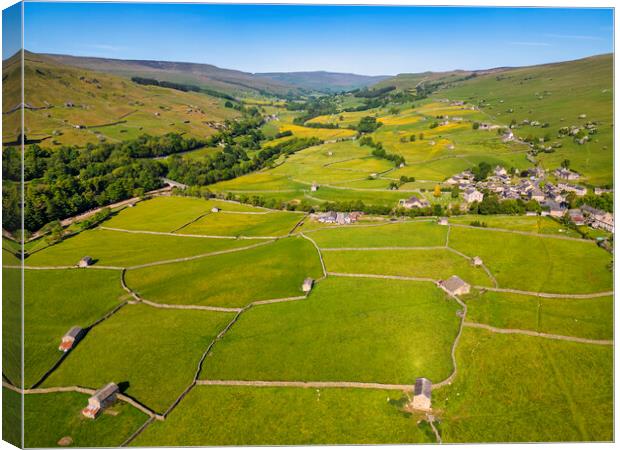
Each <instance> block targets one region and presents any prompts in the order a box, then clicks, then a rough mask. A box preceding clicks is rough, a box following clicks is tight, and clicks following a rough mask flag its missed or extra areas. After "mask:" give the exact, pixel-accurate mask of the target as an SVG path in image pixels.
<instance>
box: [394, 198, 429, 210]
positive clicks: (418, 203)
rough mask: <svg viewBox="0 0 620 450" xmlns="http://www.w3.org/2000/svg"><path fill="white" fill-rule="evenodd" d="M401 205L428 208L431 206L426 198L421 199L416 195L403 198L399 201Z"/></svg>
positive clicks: (410, 207) (409, 207)
mask: <svg viewBox="0 0 620 450" xmlns="http://www.w3.org/2000/svg"><path fill="white" fill-rule="evenodd" d="M398 203H399V204H400V206H402V207H403V208H406V209H412V208H427V207H429V206H430V203H429V202H428V201H427V200H425V199H420V198H418V197H416V196H415V195H413V196H411V197H409V198H408V199H406V200H405V199H401V200H400V201H399V202H398Z"/></svg>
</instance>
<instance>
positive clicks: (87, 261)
mask: <svg viewBox="0 0 620 450" xmlns="http://www.w3.org/2000/svg"><path fill="white" fill-rule="evenodd" d="M92 264H93V259H92V258H91V257H90V256H84V257H83V258H82V259H80V260H79V261H78V264H77V265H78V267H88V266H90V265H92Z"/></svg>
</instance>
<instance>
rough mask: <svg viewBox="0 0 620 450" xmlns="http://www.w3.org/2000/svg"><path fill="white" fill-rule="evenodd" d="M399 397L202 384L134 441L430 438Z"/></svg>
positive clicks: (268, 442) (253, 442) (306, 441)
mask: <svg viewBox="0 0 620 450" xmlns="http://www.w3.org/2000/svg"><path fill="white" fill-rule="evenodd" d="M386 399H387V401H386ZM404 403H405V397H404V395H403V393H402V392H398V391H374V390H366V389H359V390H355V389H350V390H347V389H321V390H320V391H317V390H315V389H296V388H244V387H242V388H231V387H207V386H200V387H198V388H196V389H194V390H193V391H192V392H191V393H190V394H189V395H188V396H187V398H186V399H185V400H184V401H183V403H182V404H181V405H180V406H179V408H178V409H177V410H175V411H174V412H173V413H172V414H171V415H170V416H169V417H168V418H167V419H166V421H165V422H158V423H154V424H153V425H150V426H149V427H148V428H147V429H146V431H145V432H144V433H142V434H141V435H140V436H139V437H138V439H136V440H135V441H134V442H132V445H136V446H151V445H155V446H160V445H164V446H165V445H174V446H178V445H187V446H194V445H196V446H202V445H281V444H282V443H286V444H287V445H312V444H396V443H401V444H402V443H428V442H435V436H434V435H433V434H432V431H431V430H430V428H429V427H428V425H426V427H425V426H424V425H425V423H421V424H417V423H416V419H417V417H415V416H412V415H410V414H408V413H406V412H403V411H402V405H403V404H404Z"/></svg>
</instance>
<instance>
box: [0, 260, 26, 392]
mask: <svg viewBox="0 0 620 450" xmlns="http://www.w3.org/2000/svg"><path fill="white" fill-rule="evenodd" d="M21 287H22V284H21V271H20V270H19V269H5V268H3V269H2V342H3V345H2V374H3V375H4V376H5V377H7V378H8V379H9V380H10V381H11V382H12V383H14V384H15V385H17V386H21V384H22V359H21V358H22V350H23V345H22V339H21V337H22V326H21V324H22V319H23V316H22V308H21Z"/></svg>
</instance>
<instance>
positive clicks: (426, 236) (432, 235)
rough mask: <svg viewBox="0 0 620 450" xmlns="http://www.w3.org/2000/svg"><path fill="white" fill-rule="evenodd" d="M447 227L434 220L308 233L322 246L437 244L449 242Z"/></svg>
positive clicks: (431, 245) (430, 245)
mask: <svg viewBox="0 0 620 450" xmlns="http://www.w3.org/2000/svg"><path fill="white" fill-rule="evenodd" d="M447 231H448V228H447V227H444V226H440V225H437V224H436V223H434V221H432V220H431V221H428V222H418V223H415V222H405V223H393V222H392V223H389V222H388V223H385V224H382V225H378V226H346V227H338V228H330V229H323V230H320V231H316V232H312V233H309V234H308V236H309V237H311V238H312V239H313V240H314V241H315V242H316V243H317V245H318V246H319V247H321V248H323V247H325V248H342V247H352V248H355V247H434V246H442V245H445V244H446V233H447Z"/></svg>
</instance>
